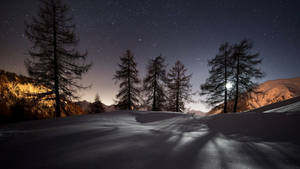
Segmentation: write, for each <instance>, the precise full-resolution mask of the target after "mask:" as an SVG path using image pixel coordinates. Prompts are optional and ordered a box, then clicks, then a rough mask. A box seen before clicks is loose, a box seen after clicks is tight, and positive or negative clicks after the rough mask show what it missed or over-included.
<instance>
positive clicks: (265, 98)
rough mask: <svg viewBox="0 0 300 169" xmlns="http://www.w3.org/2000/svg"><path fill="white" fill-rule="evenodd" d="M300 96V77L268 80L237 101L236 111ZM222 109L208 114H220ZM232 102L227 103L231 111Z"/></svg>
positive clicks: (218, 107) (217, 108)
mask: <svg viewBox="0 0 300 169" xmlns="http://www.w3.org/2000/svg"><path fill="white" fill-rule="evenodd" d="M296 96H300V77H298V78H291V79H279V80H270V81H266V82H264V83H262V84H260V85H259V86H258V87H257V89H256V90H255V92H250V93H246V94H243V95H242V96H241V97H240V99H239V105H238V111H240V112H241V111H248V110H252V109H256V108H259V107H262V106H265V105H269V104H272V103H276V102H279V101H283V100H287V99H290V98H294V97H296ZM222 107H223V105H221V106H217V107H215V108H213V109H212V110H211V111H210V112H209V114H217V113H221V112H222ZM232 107H233V102H229V110H232Z"/></svg>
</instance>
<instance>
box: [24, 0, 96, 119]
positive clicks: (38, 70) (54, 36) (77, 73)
mask: <svg viewBox="0 0 300 169" xmlns="http://www.w3.org/2000/svg"><path fill="white" fill-rule="evenodd" d="M40 2H41V6H40V9H39V13H38V16H37V17H33V19H32V21H31V23H30V24H26V29H25V34H26V36H27V38H28V39H29V40H30V41H31V42H32V44H33V45H32V47H31V48H30V49H29V55H30V57H29V58H27V59H26V60H25V65H26V67H27V70H28V73H29V75H30V76H31V77H32V78H34V79H35V81H36V83H38V84H40V85H43V86H45V87H47V88H48V89H49V91H47V92H44V93H39V94H37V96H38V97H39V98H47V99H51V100H55V110H56V116H57V117H59V116H61V108H63V106H61V104H63V103H64V101H62V100H65V99H67V98H69V99H74V98H78V97H77V96H76V91H77V90H78V89H82V88H85V87H84V86H82V85H80V84H78V80H80V79H81V77H82V75H83V74H84V73H86V72H87V71H88V70H89V68H90V67H91V64H86V63H85V60H86V56H87V52H85V53H83V54H81V53H79V52H78V51H76V49H75V47H76V45H77V43H78V38H77V36H76V35H75V25H74V24H73V23H72V17H70V16H69V15H68V11H69V7H68V6H67V5H66V4H64V3H63V2H62V1H61V0H41V1H40ZM53 96H54V97H53Z"/></svg>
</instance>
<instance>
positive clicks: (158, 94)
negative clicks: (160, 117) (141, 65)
mask: <svg viewBox="0 0 300 169" xmlns="http://www.w3.org/2000/svg"><path fill="white" fill-rule="evenodd" d="M164 62H165V59H164V58H163V57H161V56H157V57H156V58H154V59H151V60H150V61H149V63H148V66H147V75H146V78H145V79H144V83H143V89H144V91H145V92H146V95H147V100H146V102H147V103H148V104H151V103H152V111H159V110H163V109H164V107H165V104H166V94H165V85H166V79H167V78H166V70H165V68H166V66H165V64H164Z"/></svg>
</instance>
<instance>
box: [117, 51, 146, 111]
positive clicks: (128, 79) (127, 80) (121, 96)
mask: <svg viewBox="0 0 300 169" xmlns="http://www.w3.org/2000/svg"><path fill="white" fill-rule="evenodd" d="M120 60H121V63H120V64H119V65H118V66H119V70H117V71H116V73H115V75H114V78H113V79H114V80H116V82H119V87H120V90H119V93H118V94H117V96H116V98H117V107H118V108H119V109H121V110H132V109H136V108H137V107H138V104H139V93H140V89H139V87H138V85H139V84H140V79H139V77H138V76H139V74H138V70H137V68H136V67H137V64H136V62H135V60H134V55H133V54H132V52H131V51H130V50H127V51H126V53H125V54H124V55H123V56H121V57H120Z"/></svg>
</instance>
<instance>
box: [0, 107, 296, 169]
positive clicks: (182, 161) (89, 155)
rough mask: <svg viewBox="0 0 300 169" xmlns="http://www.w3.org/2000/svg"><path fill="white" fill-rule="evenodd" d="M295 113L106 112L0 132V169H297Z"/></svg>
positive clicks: (15, 126)
mask: <svg viewBox="0 0 300 169" xmlns="http://www.w3.org/2000/svg"><path fill="white" fill-rule="evenodd" d="M299 129H300V112H298V113H297V112H296V113H250V112H249V113H238V114H219V115H214V116H206V117H198V118H194V117H192V116H189V115H183V114H178V113H168V112H126V111H123V112H122V111H119V112H111V113H103V114H95V115H84V116H73V117H68V118H59V119H52V120H39V121H31V122H22V123H18V124H9V125H5V126H1V128H0V152H1V153H0V159H1V166H5V168H16V169H21V168H28V169H29V168H30V169H35V168H36V169H37V168H39V169H40V168H57V169H59V168H70V169H71V168H72V169H73V168H75V169H76V168H78V169H79V168H85V169H99V168H105V169H153V168H155V169H177V168H178V169H201V168H203V169H218V168H224V169H226V168H228V169H229V168H234V169H235V168H236V169H248V168H255V169H261V168H268V169H269V168H272V169H281V168H300V138H299V134H298V133H299ZM1 168H2V167H1Z"/></svg>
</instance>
